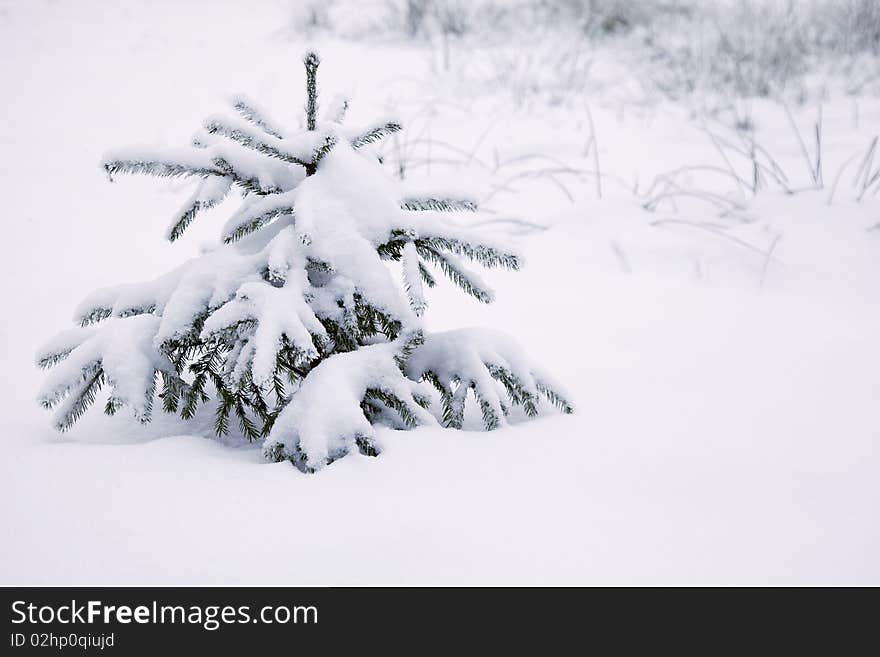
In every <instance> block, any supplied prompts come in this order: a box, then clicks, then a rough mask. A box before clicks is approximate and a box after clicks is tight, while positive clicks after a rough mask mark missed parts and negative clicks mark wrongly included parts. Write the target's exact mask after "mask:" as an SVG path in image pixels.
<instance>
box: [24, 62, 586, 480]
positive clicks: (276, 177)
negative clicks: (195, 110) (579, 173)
mask: <svg viewBox="0 0 880 657" xmlns="http://www.w3.org/2000/svg"><path fill="white" fill-rule="evenodd" d="M304 63H305V71H306V105H305V129H298V130H295V131H289V130H286V129H284V128H283V127H282V126H280V125H278V124H277V123H276V122H275V121H274V120H272V119H271V118H270V117H269V115H268V114H267V113H266V112H265V111H264V110H263V109H261V108H258V106H257V105H256V104H254V103H253V102H251V101H250V100H248V99H246V98H243V97H238V98H236V99H234V101H233V103H232V110H234V114H232V113H230V115H224V116H213V117H210V118H208V119H207V120H206V121H205V123H204V126H203V128H202V130H200V132H199V133H198V134H197V135H196V137H195V139H194V140H193V144H192V147H191V148H187V149H185V150H181V151H180V152H167V151H163V152H155V153H152V152H145V151H143V150H137V151H127V152H118V153H113V154H111V155H109V156H108V157H107V159H106V161H105V164H104V167H105V169H106V170H107V172H108V174H109V175H110V177H111V180H112V178H113V176H115V175H116V174H120V173H147V174H151V175H154V176H162V177H188V178H193V179H195V180H197V181H198V183H197V187H196V189H195V193H194V194H193V196H192V197H191V198H190V199H189V200H188V201H187V202H186V204H185V205H184V207H183V208H182V209H181V210H180V211H179V212H178V213H177V214H176V215H175V216H174V218H173V220H172V222H171V224H170V226H169V228H168V231H167V237H168V239H169V240H171V241H174V240H176V239H177V238H179V237H180V236H181V235H182V234H183V233H184V231H185V230H186V229H187V227H188V226H189V225H190V224H191V223H192V222H193V221H194V220H195V219H196V218H197V217H198V215H199V213H200V212H201V211H202V210H205V209H207V208H211V207H213V206H215V205H217V204H219V203H220V202H221V201H223V200H224V199H226V197H227V196H230V195H235V194H234V191H235V192H237V195H238V196H240V197H241V203H240V204H239V205H238V207H237V209H235V211H234V212H232V213H231V215H230V216H229V218H228V221H226V225H225V226H224V227H223V232H222V237H223V243H222V245H220V246H218V247H217V248H215V249H213V250H212V251H209V252H207V253H205V254H203V255H200V256H198V257H196V258H194V259H192V260H189V261H188V262H186V263H184V264H183V265H181V266H180V267H178V268H177V269H175V270H173V271H171V272H169V273H167V274H165V275H163V276H161V277H159V278H157V279H155V280H152V281H148V282H145V283H139V284H132V285H122V286H117V287H112V288H107V289H102V290H99V291H97V292H95V293H93V294H91V295H90V296H89V297H88V298H87V299H86V300H85V301H84V302H83V303H82V304H80V306H79V308H78V309H77V311H76V319H77V321H78V323H79V324H80V326H79V327H77V328H74V329H70V330H68V331H65V332H63V333H61V334H60V335H58V336H57V337H56V338H55V339H54V340H52V341H51V342H50V343H49V344H47V345H45V347H44V348H43V349H42V350H41V351H40V353H39V355H38V364H39V365H40V366H42V367H45V368H49V367H51V368H53V369H52V371H51V372H50V373H49V375H48V377H47V380H46V381H45V384H44V386H43V387H42V389H41V392H40V395H39V400H40V403H41V404H42V405H43V406H45V407H46V408H54V409H55V419H54V423H55V426H56V427H57V428H58V429H59V430H62V431H63V430H65V429H67V428H69V427H70V426H71V425H72V424H73V423H74V422H75V421H76V420H77V419H78V418H79V417H80V416H81V415H82V414H83V412H84V411H85V410H86V409H87V408H88V407H89V406H90V405H91V404H92V403H93V402H94V401H95V400H96V398H97V397H98V394H99V391H100V390H101V388H102V387H106V388H107V389H109V396H108V397H107V401H106V404H105V405H104V410H105V412H106V413H108V414H113V413H116V412H117V411H118V410H120V409H121V408H122V407H123V406H128V407H129V408H130V409H131V410H132V411H133V412H134V415H135V416H136V417H137V418H139V419H140V420H141V421H143V422H147V421H149V419H150V416H151V413H152V412H153V406H154V403H161V406H162V409H163V410H164V411H165V412H167V413H178V414H179V415H180V417H181V418H183V419H190V418H192V417H193V416H194V415H195V414H196V412H197V409H198V407H199V406H200V405H201V404H206V403H210V404H214V405H215V406H216V410H215V425H216V426H215V428H216V431H217V432H218V433H220V434H222V433H225V432H227V431H228V429H229V423H230V422H236V423H237V424H238V427H239V429H240V431H241V432H242V434H243V435H244V436H246V437H247V438H248V439H251V440H257V439H262V440H264V454H265V456H266V458H268V459H270V460H273V461H280V460H290V461H291V462H293V463H294V464H295V465H296V466H297V467H298V468H299V469H300V470H303V471H307V472H312V471H315V470H316V469H318V468H321V467H322V466H323V465H325V464H327V463H330V462H332V461H333V460H335V459H338V458H340V457H341V456H344V455H345V454H347V453H349V452H350V451H351V450H352V449H358V450H359V451H360V452H361V453H363V454H367V455H376V454H378V453H379V451H380V446H379V444H378V443H377V440H376V437H375V432H374V430H373V425H375V424H384V425H388V426H391V427H395V428H400V429H404V428H409V427H415V426H417V425H421V424H434V423H437V422H438V421H439V422H440V423H442V425H443V426H446V427H453V428H461V427H462V424H463V422H464V417H465V408H466V404H468V403H474V402H475V403H476V407H475V408H478V409H479V411H480V413H481V414H482V420H483V423H484V425H485V427H486V429H494V428H496V427H499V426H501V425H502V424H504V422H505V417H506V416H507V414H508V412H509V411H510V409H511V407H513V406H520V407H522V410H523V411H524V412H525V414H526V415H529V416H533V415H535V414H537V412H538V410H539V404H540V403H543V402H540V398H541V397H544V398H546V399H547V400H549V402H550V403H552V404H553V405H555V406H557V407H558V408H559V409H561V410H562V411H564V412H566V413H569V412H571V410H572V409H571V406H570V404H569V402H568V401H567V400H566V399H565V398H564V397H563V395H562V394H560V393H559V392H558V391H557V390H558V389H557V388H556V387H554V386H552V385H551V384H550V383H549V380H548V378H547V377H546V376H545V375H543V374H541V373H540V372H539V370H538V369H536V367H535V366H534V365H533V364H532V363H531V362H530V361H529V359H528V358H526V357H525V356H524V354H523V353H522V352H521V351H520V349H519V348H518V347H517V346H516V344H515V343H514V342H513V341H512V340H511V339H510V338H508V337H506V336H505V335H503V334H500V333H498V332H495V331H488V330H480V329H461V330H455V331H448V332H443V333H426V332H425V331H424V330H423V327H422V320H421V316H422V314H423V313H424V311H425V308H426V305H427V301H426V295H425V290H426V288H431V287H434V286H435V285H436V284H437V279H438V273H439V274H441V275H443V276H446V277H447V278H448V279H450V280H451V281H452V282H453V283H455V284H456V285H457V286H459V287H460V288H461V289H462V290H464V291H465V292H467V293H468V294H470V295H472V296H474V297H475V298H476V299H478V300H479V301H481V302H486V303H488V302H490V301H491V300H492V298H493V294H492V291H491V290H490V289H489V287H488V286H487V285H486V284H485V283H484V282H483V281H482V280H481V279H480V277H479V276H478V275H477V274H476V273H475V272H474V271H473V270H472V269H471V268H470V266H469V265H468V264H466V262H468V261H469V262H472V263H476V264H478V265H481V266H483V267H489V268H491V267H504V268H508V269H518V268H519V267H520V264H521V260H520V257H519V256H518V255H517V254H515V253H513V252H511V251H510V250H508V249H505V248H503V247H502V246H500V245H499V244H496V243H494V242H492V241H491V240H489V239H487V238H486V237H485V236H484V235H481V234H478V233H477V232H476V231H474V230H472V229H465V228H462V227H460V226H456V225H455V224H454V223H452V222H450V221H448V217H449V214H448V213H450V212H473V211H475V210H476V204H475V203H474V201H473V200H470V199H461V198H450V197H448V196H446V195H443V194H435V195H430V196H410V195H407V194H406V193H405V191H404V188H403V186H402V185H401V183H400V182H398V181H396V180H394V179H392V178H390V177H389V176H388V175H386V173H385V171H384V170H383V169H382V166H381V164H380V162H379V160H378V158H377V157H376V155H375V153H374V152H371V148H370V145H371V144H373V143H374V142H377V141H378V140H381V139H382V138H384V137H386V136H387V135H390V134H392V133H394V132H397V131H398V130H400V129H401V126H400V125H399V124H398V123H396V122H382V123H378V124H376V125H373V126H370V127H368V128H366V129H363V130H352V129H349V128H347V127H345V126H344V125H343V118H344V114H345V110H346V108H347V103H345V102H343V103H339V104H338V105H337V106H336V107H334V108H333V110H332V111H331V112H328V113H327V115H326V116H323V115H322V116H321V118H320V119H319V112H318V110H319V108H318V89H317V69H318V64H319V59H318V56H317V55H316V54H315V53H312V52H310V53H307V55H306V56H305V58H304ZM391 263H399V270H398V271H399V275H398V277H397V278H396V277H395V271H394V268H395V267H394V266H393V265H392V264H391ZM399 280H402V285H401V283H400V282H399ZM469 399H470V400H472V401H471V402H468V400H469Z"/></svg>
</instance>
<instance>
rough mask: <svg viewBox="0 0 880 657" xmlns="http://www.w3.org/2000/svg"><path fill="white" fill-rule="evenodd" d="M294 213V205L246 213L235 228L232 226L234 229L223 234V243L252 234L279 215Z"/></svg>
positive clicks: (235, 240)
mask: <svg viewBox="0 0 880 657" xmlns="http://www.w3.org/2000/svg"><path fill="white" fill-rule="evenodd" d="M292 214H293V208H292V207H278V208H270V209H268V210H266V211H264V212H260V213H257V214H244V215H243V216H242V217H241V218H240V223H238V224H237V225H236V226H235V227H234V228H232V230H230V231H228V232H227V233H226V234H225V235H224V236H223V243H224V244H229V243H231V242H237V241H238V240H240V239H241V238H242V237H245V236H246V235H250V234H251V233H253V232H254V231H257V230H259V229H260V228H262V227H263V226H265V225H267V224H269V223H271V222H272V221H274V220H275V219H277V218H278V217H281V216H286V215H292Z"/></svg>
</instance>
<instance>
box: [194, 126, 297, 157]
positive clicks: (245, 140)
mask: <svg viewBox="0 0 880 657" xmlns="http://www.w3.org/2000/svg"><path fill="white" fill-rule="evenodd" d="M204 127H205V130H206V131H207V132H208V133H210V134H212V135H213V134H217V135H221V136H223V137H226V138H227V139H230V140H232V141H234V142H236V143H239V144H241V145H242V146H245V147H247V148H250V149H253V150H255V151H257V152H258V153H262V154H263V155H268V156H269V157H274V158H277V159H279V160H281V161H283V162H287V163H289V164H298V165H300V166H303V167H305V166H308V165H309V163H308V162H305V161H304V160H301V159H300V158H298V157H296V156H294V155H292V154H290V153H286V152H284V151H282V150H281V149H280V148H278V147H277V146H272V145H271V144H268V143H266V142H265V141H263V140H262V139H260V137H259V136H258V135H255V134H253V133H251V132H247V131H245V130H244V129H242V128H241V127H237V126H234V125H229V123H227V122H226V121H225V120H224V119H223V118H222V117H214V118H211V119H208V120H207V121H206V122H205V126H204Z"/></svg>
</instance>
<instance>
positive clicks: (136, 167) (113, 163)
mask: <svg viewBox="0 0 880 657" xmlns="http://www.w3.org/2000/svg"><path fill="white" fill-rule="evenodd" d="M104 170H105V171H106V172H107V175H108V176H109V177H110V180H111V181H112V180H113V176H114V175H116V174H117V173H132V174H135V173H145V174H149V175H151V176H157V177H159V178H179V177H182V176H196V177H199V178H207V177H208V176H219V175H223V174H222V173H221V172H220V171H218V170H217V169H214V168H211V167H200V166H194V165H191V164H183V163H180V162H172V161H170V160H158V159H150V160H138V159H115V160H110V161H107V162H105V163H104Z"/></svg>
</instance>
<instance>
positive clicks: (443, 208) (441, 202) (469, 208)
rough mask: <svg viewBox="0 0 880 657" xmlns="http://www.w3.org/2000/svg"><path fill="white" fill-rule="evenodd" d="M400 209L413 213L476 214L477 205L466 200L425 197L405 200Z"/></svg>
mask: <svg viewBox="0 0 880 657" xmlns="http://www.w3.org/2000/svg"><path fill="white" fill-rule="evenodd" d="M400 207H401V208H403V209H404V210H410V211H413V212H420V211H427V210H435V211H439V212H476V211H477V204H476V203H474V202H473V201H468V200H466V199H455V198H441V197H423V198H405V199H403V200H402V201H401V202H400Z"/></svg>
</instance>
